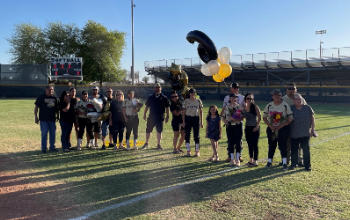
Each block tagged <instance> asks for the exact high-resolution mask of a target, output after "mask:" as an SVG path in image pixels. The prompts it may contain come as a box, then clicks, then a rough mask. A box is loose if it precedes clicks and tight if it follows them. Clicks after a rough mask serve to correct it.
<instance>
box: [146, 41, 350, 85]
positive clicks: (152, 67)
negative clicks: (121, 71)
mask: <svg viewBox="0 0 350 220" xmlns="http://www.w3.org/2000/svg"><path fill="white" fill-rule="evenodd" d="M171 63H175V64H177V65H182V69H183V70H185V71H186V73H187V74H188V77H189V82H190V83H195V84H198V83H203V84H206V85H207V84H215V82H214V80H213V79H212V77H206V76H204V75H203V74H202V73H201V72H200V68H201V66H202V64H203V62H202V61H201V60H200V58H199V57H197V58H185V59H169V60H155V61H146V62H145V63H144V65H145V71H146V72H148V74H149V75H154V76H156V77H158V78H161V79H163V80H164V81H165V82H166V81H167V76H168V70H169V68H170V66H171ZM229 64H230V65H231V67H232V74H231V76H230V77H228V78H227V79H226V81H229V82H231V81H236V82H241V83H247V84H250V85H255V86H275V85H284V84H286V83H289V82H294V83H297V84H298V85H305V86H313V85H315V86H316V85H317V86H319V85H321V86H350V47H343V48H331V49H322V50H321V51H320V50H319V49H310V50H296V51H282V52H269V53H258V54H244V55H232V56H231V59H230V61H229Z"/></svg>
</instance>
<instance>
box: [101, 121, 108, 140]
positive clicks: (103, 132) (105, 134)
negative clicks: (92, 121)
mask: <svg viewBox="0 0 350 220" xmlns="http://www.w3.org/2000/svg"><path fill="white" fill-rule="evenodd" d="M108 126H109V121H103V122H102V136H103V137H106V136H107V128H108Z"/></svg>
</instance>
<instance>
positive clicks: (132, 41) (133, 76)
mask: <svg viewBox="0 0 350 220" xmlns="http://www.w3.org/2000/svg"><path fill="white" fill-rule="evenodd" d="M135 6H136V5H134V0H131V44H132V64H131V65H132V66H131V84H132V85H133V86H134V85H135V75H134V7H135Z"/></svg>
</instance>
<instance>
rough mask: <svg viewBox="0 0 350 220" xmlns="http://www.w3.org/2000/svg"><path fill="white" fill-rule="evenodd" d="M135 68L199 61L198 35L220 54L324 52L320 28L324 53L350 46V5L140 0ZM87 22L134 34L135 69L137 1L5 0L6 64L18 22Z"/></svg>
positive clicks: (0, 7)
mask: <svg viewBox="0 0 350 220" xmlns="http://www.w3.org/2000/svg"><path fill="white" fill-rule="evenodd" d="M134 4H136V7H135V8H134V45H135V71H136V70H139V71H140V75H141V77H140V78H142V77H143V76H144V75H146V72H145V71H144V62H145V61H152V60H162V59H182V58H194V57H198V54H197V44H196V43H195V45H191V44H190V43H188V42H187V41H186V34H187V33H188V32H189V31H192V30H200V31H202V32H204V33H206V34H207V35H208V36H209V37H210V38H211V39H212V40H213V42H214V43H215V45H216V47H217V49H218V50H219V49H220V48H221V47H224V46H226V47H229V48H230V49H231V50H232V53H233V54H251V53H264V52H279V51H289V50H305V49H318V48H319V42H320V36H319V35H315V31H317V30H327V34H326V35H323V37H322V41H323V42H324V44H323V47H324V48H333V47H350V28H348V27H347V22H349V21H350V13H349V8H350V1H349V0H333V1H330V0H293V1H284V0H268V1H267V0H266V1H257V0H256V1H253V0H244V1H238V0H221V1H212V0H211V1H210V0H175V1H169V0H134ZM87 20H94V21H96V22H99V23H102V24H103V25H105V26H106V27H107V28H108V29H111V30H118V31H123V32H126V33H127V37H126V41H127V48H126V49H125V51H124V56H123V58H122V60H121V61H122V67H123V68H125V69H128V70H130V66H131V54H132V53H131V51H132V49H131V48H132V47H131V0H99V1H97V0H55V1H50V0H49V1H48V0H45V1H44V0H30V1H29V0H11V1H6V0H0V63H9V62H10V60H11V56H10V54H9V53H7V51H8V50H9V44H8V42H7V41H6V38H7V37H10V36H11V35H12V33H13V29H14V24H18V23H20V22H31V23H32V24H34V25H37V26H41V27H45V25H46V24H47V22H51V21H54V22H56V21H61V22H63V23H75V24H77V25H78V27H80V28H81V27H83V26H84V24H85V23H86V21H87ZM349 55H350V54H349Z"/></svg>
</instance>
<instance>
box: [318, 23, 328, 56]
mask: <svg viewBox="0 0 350 220" xmlns="http://www.w3.org/2000/svg"><path fill="white" fill-rule="evenodd" d="M315 33H316V34H320V35H321V37H320V59H322V44H323V42H322V34H327V30H320V31H316V32H315Z"/></svg>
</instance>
